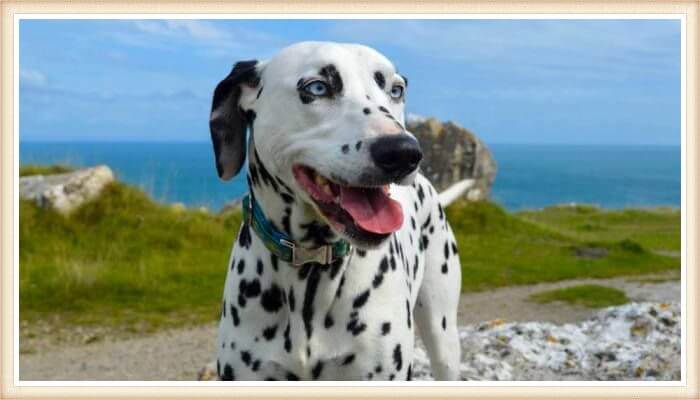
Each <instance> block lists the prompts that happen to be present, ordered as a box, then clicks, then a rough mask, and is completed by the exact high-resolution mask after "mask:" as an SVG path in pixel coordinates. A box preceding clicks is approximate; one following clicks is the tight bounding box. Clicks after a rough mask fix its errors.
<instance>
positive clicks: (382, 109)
mask: <svg viewBox="0 0 700 400" xmlns="http://www.w3.org/2000/svg"><path fill="white" fill-rule="evenodd" d="M379 111H381V112H383V113H386V114H388V113H389V110H387V109H386V107H384V106H379Z"/></svg>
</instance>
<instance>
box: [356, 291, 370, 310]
mask: <svg viewBox="0 0 700 400" xmlns="http://www.w3.org/2000/svg"><path fill="white" fill-rule="evenodd" d="M368 298H369V289H367V290H365V291H364V292H362V293H360V294H359V295H358V296H357V297H355V300H353V302H352V307H353V308H360V307H362V306H364V305H365V303H367V299H368Z"/></svg>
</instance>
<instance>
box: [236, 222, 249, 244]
mask: <svg viewBox="0 0 700 400" xmlns="http://www.w3.org/2000/svg"><path fill="white" fill-rule="evenodd" d="M250 241H251V237H250V229H249V227H248V224H243V225H242V226H241V231H240V232H239V233H238V244H239V245H240V246H241V247H243V248H244V249H247V248H249V247H250Z"/></svg>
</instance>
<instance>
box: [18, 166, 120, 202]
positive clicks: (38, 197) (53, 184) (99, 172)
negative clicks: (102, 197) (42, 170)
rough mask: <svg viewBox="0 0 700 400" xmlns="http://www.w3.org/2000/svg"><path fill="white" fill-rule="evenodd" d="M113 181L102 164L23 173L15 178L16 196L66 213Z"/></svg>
mask: <svg viewBox="0 0 700 400" xmlns="http://www.w3.org/2000/svg"><path fill="white" fill-rule="evenodd" d="M113 181H114V173H112V170H111V169H110V168H109V167H108V166H106V165H98V166H96V167H93V168H84V169H79V170H77V171H73V172H68V173H64V174H55V175H32V176H24V177H21V178H20V179H19V196H20V197H21V198H23V199H29V200H34V201H35V202H36V203H37V205H39V206H40V207H43V208H52V209H54V210H56V211H58V212H59V213H61V214H69V213H70V212H71V211H73V210H75V209H76V208H78V207H80V206H81V205H82V204H83V203H85V202H87V201H89V200H92V199H94V198H95V197H96V196H97V195H98V194H99V193H100V192H101V191H102V189H103V188H104V187H105V186H106V185H107V184H109V183H111V182H113Z"/></svg>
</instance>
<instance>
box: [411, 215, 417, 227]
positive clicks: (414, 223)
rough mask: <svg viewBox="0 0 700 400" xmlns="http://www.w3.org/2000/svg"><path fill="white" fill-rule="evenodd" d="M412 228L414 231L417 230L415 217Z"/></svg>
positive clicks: (412, 220) (412, 219)
mask: <svg viewBox="0 0 700 400" xmlns="http://www.w3.org/2000/svg"><path fill="white" fill-rule="evenodd" d="M411 228H413V230H414V231H415V230H416V219H415V218H413V216H411Z"/></svg>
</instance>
